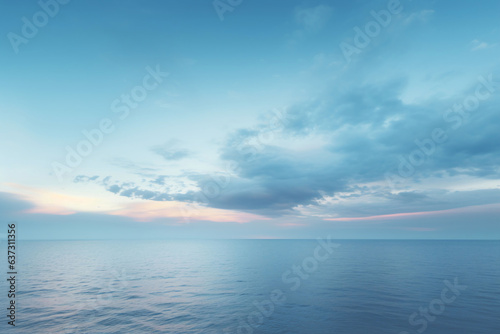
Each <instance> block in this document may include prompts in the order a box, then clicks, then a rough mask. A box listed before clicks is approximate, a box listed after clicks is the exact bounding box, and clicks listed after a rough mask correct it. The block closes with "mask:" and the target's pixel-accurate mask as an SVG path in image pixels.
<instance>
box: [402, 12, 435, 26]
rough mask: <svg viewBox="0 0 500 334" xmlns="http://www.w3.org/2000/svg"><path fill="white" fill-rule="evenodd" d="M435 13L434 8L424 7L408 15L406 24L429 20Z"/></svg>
mask: <svg viewBox="0 0 500 334" xmlns="http://www.w3.org/2000/svg"><path fill="white" fill-rule="evenodd" d="M432 15H434V10H432V9H424V10H421V11H418V12H414V13H411V14H410V15H408V17H406V18H405V20H404V24H410V23H413V22H415V21H419V22H424V23H425V22H427V21H429V19H430V18H431V17H432Z"/></svg>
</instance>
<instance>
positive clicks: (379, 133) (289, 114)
mask: <svg viewBox="0 0 500 334" xmlns="http://www.w3.org/2000/svg"><path fill="white" fill-rule="evenodd" d="M214 4H215V5H214ZM231 4H232V5H231ZM221 6H222V7H221ZM1 7H2V8H1V9H2V10H1V11H0V12H1V13H2V14H0V15H1V20H0V22H1V23H0V27H1V31H2V33H3V35H4V38H3V40H2V52H1V53H0V61H1V63H2V65H3V66H2V67H3V70H2V74H3V75H2V77H1V79H0V89H1V92H2V99H1V100H0V115H1V119H2V122H0V130H1V131H0V137H1V142H2V143H3V144H2V145H0V154H1V156H2V157H3V160H2V161H3V163H2V164H1V165H0V175H1V177H2V179H1V182H0V213H1V214H2V216H3V217H4V220H15V221H17V222H18V224H19V226H20V236H21V237H24V238H26V239H88V238H90V239H95V238H97V239H100V238H127V239H128V238H138V237H140V238H315V237H319V236H323V235H325V234H331V235H333V236H336V237H338V238H352V239H355V238H408V239H411V238H438V239H443V238H474V239H482V238H494V239H498V238H499V236H500V225H499V217H500V215H499V213H500V179H499V176H500V164H499V160H500V155H499V151H500V146H499V143H500V132H499V131H498V124H499V121H500V114H499V108H498V107H499V101H500V97H499V96H500V94H499V93H500V66H499V65H500V24H499V23H498V15H497V13H498V12H499V10H500V4H499V3H498V2H497V1H482V2H481V3H480V4H473V3H471V2H470V1H425V0H424V1H409V0H406V1H404V0H401V1H400V2H398V1H394V0H391V1H349V2H346V1H245V0H243V1H241V2H238V1H233V2H230V1H226V2H224V1H219V2H217V1H215V2H212V1H194V0H191V1H105V2H98V1H76V0H73V1H67V2H66V3H65V2H64V1H62V0H61V1H60V2H56V1H55V0H54V1H43V0H42V1H41V2H40V3H39V2H36V1H23V2H21V3H17V2H16V3H11V2H5V1H4V2H2V4H1ZM44 8H45V9H44ZM221 8H225V9H226V10H224V9H221ZM49 14H50V15H49ZM360 31H361V32H360ZM346 50H347V51H346Z"/></svg>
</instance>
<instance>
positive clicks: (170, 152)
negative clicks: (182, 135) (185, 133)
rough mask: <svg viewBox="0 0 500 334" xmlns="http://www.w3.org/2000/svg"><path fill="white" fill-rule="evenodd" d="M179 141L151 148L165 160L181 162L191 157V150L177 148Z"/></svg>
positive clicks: (171, 141)
mask: <svg viewBox="0 0 500 334" xmlns="http://www.w3.org/2000/svg"><path fill="white" fill-rule="evenodd" d="M177 145H178V141H176V140H170V141H168V142H167V143H165V144H163V145H158V146H154V147H152V148H151V151H152V152H154V153H156V154H158V155H160V156H161V157H163V158H164V159H165V160H168V161H172V160H181V159H184V158H186V157H188V156H190V154H191V153H190V152H189V150H186V149H181V148H177V147H176V146H177Z"/></svg>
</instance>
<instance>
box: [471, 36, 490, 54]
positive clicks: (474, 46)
mask: <svg viewBox="0 0 500 334" xmlns="http://www.w3.org/2000/svg"><path fill="white" fill-rule="evenodd" d="M493 46H495V44H488V43H486V42H482V41H479V40H477V39H475V40H473V41H472V42H471V51H479V50H484V49H489V48H491V47H493Z"/></svg>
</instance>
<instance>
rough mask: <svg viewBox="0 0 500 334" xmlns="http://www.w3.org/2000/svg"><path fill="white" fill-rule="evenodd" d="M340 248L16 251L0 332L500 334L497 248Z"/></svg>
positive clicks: (80, 246) (250, 244) (236, 244)
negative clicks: (10, 311) (13, 287)
mask: <svg viewBox="0 0 500 334" xmlns="http://www.w3.org/2000/svg"><path fill="white" fill-rule="evenodd" d="M337 243H338V244H339V245H340V246H339V247H337V248H335V247H326V250H325V248H323V247H321V246H319V245H320V244H319V243H318V241H316V240H223V241H76V242H75V241H54V242H42V241H38V242H37V241H33V242H22V243H20V245H19V252H20V255H19V259H18V260H19V267H18V271H19V274H18V281H17V284H18V289H19V293H18V296H17V297H18V298H17V320H16V324H17V326H16V328H15V329H12V328H10V326H7V325H6V322H7V320H6V319H7V318H6V317H5V314H6V313H7V312H6V309H5V308H4V307H3V306H2V309H4V310H5V311H4V315H2V318H3V319H4V320H2V323H1V324H0V332H2V333H4V332H5V333H10V332H16V333H307V334H314V333H340V334H358V333H359V334H367V333H370V334H378V333H384V334H385V333H396V334H398V333H402V332H408V333H428V334H433V333H436V334H438V333H439V334H448V333H450V334H452V333H453V334H455V333H470V334H480V333H485V334H486V333H487V334H498V333H500V242H497V241H345V240H340V241H337ZM2 248H4V247H2ZM330 251H331V254H330ZM315 255H316V257H315ZM294 265H296V266H297V267H296V268H295V272H296V273H295V272H294V271H293V266H294ZM445 281H448V283H446V282H445ZM453 285H455V287H451V288H450V286H453ZM0 289H2V290H1V296H2V298H1V300H2V304H3V305H5V306H7V298H6V291H7V285H6V280H3V283H2V285H1V286H0ZM4 292H5V293H4ZM443 293H444V294H443ZM259 309H260V311H259ZM419 309H420V310H419ZM420 311H422V314H420ZM415 313H416V314H415ZM410 317H412V320H411V323H410V321H409V318H410ZM255 327H256V328H255Z"/></svg>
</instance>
